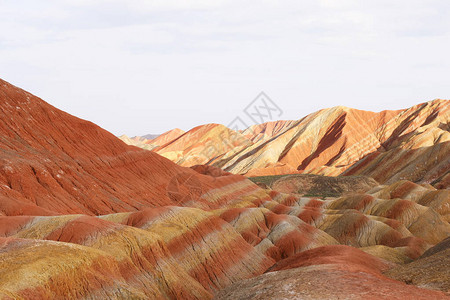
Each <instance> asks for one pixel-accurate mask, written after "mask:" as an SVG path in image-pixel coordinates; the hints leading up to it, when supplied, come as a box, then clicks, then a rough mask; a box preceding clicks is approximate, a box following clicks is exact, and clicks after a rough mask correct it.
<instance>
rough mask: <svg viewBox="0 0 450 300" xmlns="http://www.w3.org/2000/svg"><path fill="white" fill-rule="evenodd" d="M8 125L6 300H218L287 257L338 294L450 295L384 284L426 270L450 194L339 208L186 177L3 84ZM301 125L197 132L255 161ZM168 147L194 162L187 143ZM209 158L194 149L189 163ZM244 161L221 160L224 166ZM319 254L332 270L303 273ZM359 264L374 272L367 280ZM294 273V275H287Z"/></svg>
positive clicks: (2, 278) (423, 193)
mask: <svg viewBox="0 0 450 300" xmlns="http://www.w3.org/2000/svg"><path fill="white" fill-rule="evenodd" d="M0 113H1V115H0V149H1V153H0V298H2V299H82V298H85V299H105V298H107V299H211V298H212V297H214V295H220V294H218V293H219V292H220V291H221V290H224V289H225V290H227V289H228V288H229V287H230V286H231V287H233V285H235V284H239V283H241V282H245V281H244V280H246V279H249V280H252V279H251V278H255V277H256V278H258V277H257V276H266V275H262V274H263V273H264V272H266V271H267V270H268V269H269V268H271V267H273V266H274V265H275V264H276V263H277V262H278V266H280V265H283V263H282V261H283V260H284V259H288V261H287V264H291V263H292V265H293V266H294V267H295V269H292V270H296V271H295V272H300V273H299V274H300V275H299V274H297V273H295V274H294V275H298V276H297V277H296V278H311V276H312V274H314V275H318V276H319V277H321V278H322V279H325V280H326V281H328V282H329V283H331V282H334V286H333V285H331V284H330V285H329V287H330V289H332V290H334V292H336V291H339V290H337V289H336V286H339V282H340V281H339V280H341V282H342V281H343V283H344V284H345V283H346V282H347V281H346V279H345V278H347V277H348V276H350V277H352V276H356V277H355V280H362V281H364V282H367V283H368V284H370V285H372V286H373V288H372V289H377V290H379V289H382V288H384V289H388V290H392V289H396V290H398V293H397V294H395V295H391V296H392V297H394V296H397V297H400V296H402V297H403V296H409V297H413V296H417V297H418V296H423V295H426V296H428V298H433V299H438V298H439V297H440V296H442V294H441V293H437V292H433V291H427V290H422V289H418V288H415V287H409V288H407V289H404V287H403V286H399V284H401V283H400V282H397V281H386V280H385V278H384V277H383V275H381V273H380V272H381V271H382V270H384V267H385V266H391V263H405V262H409V261H412V260H414V259H416V258H417V257H419V256H420V255H422V254H423V253H424V251H426V250H427V249H428V248H430V247H431V246H432V245H434V244H436V243H438V242H439V241H440V240H442V239H444V238H446V237H447V236H448V235H449V234H450V228H449V226H450V225H449V224H448V222H447V221H446V220H447V217H448V210H447V208H448V207H447V206H448V200H449V199H448V194H445V191H439V190H436V189H435V188H433V187H432V186H430V185H426V184H424V185H417V184H413V183H411V182H407V181H400V182H399V183H395V184H393V185H383V186H378V187H373V188H372V185H371V184H369V186H370V188H371V190H370V191H367V192H366V193H353V194H348V195H347V194H346V195H344V196H342V197H338V198H326V199H319V198H317V197H304V196H301V195H299V194H287V193H281V192H278V191H274V190H271V189H262V188H260V187H258V186H257V185H256V184H254V183H253V182H251V181H250V180H248V179H247V178H246V177H244V176H241V175H233V174H231V173H229V172H226V171H222V170H220V169H218V168H217V167H215V166H211V165H207V166H204V165H203V166H202V165H197V164H198V163H199V161H197V160H195V159H193V160H192V162H193V163H194V162H195V163H196V165H195V166H193V167H192V168H185V167H182V166H178V165H176V164H175V163H173V162H171V161H170V160H168V159H166V158H164V157H161V156H160V155H158V154H157V153H154V152H150V151H145V150H142V149H140V148H137V147H133V146H128V145H126V144H125V143H123V142H121V141H120V140H119V139H117V138H116V137H114V136H113V135H111V134H110V133H108V132H106V131H104V130H103V129H101V128H99V127H98V126H96V125H94V124H92V123H90V122H87V121H84V120H80V119H78V118H75V117H73V116H71V115H68V114H66V113H64V112H62V111H60V110H58V109H56V108H54V107H52V106H50V105H49V104H47V103H45V102H44V101H42V100H40V99H39V98H37V97H35V96H33V95H31V94H29V93H27V92H25V91H23V90H20V89H18V88H16V87H14V86H12V85H10V84H8V83H6V82H4V81H0ZM386 114H388V113H386ZM294 123H295V122H294ZM290 125H292V124H291V123H289V122H286V123H285V124H284V125H283V124H281V123H279V124H267V125H266V126H260V127H258V129H256V128H255V131H258V130H259V131H258V132H259V133H258V134H256V135H255V136H254V137H252V136H249V133H248V132H241V133H239V135H237V136H235V133H234V132H233V131H230V130H228V129H227V128H226V127H224V126H220V125H211V126H210V127H208V128H207V130H204V129H205V128H197V129H196V132H198V133H199V135H201V136H203V141H204V142H205V145H209V146H211V145H212V146H214V142H210V141H216V140H217V136H219V137H220V139H225V140H228V142H229V143H230V144H231V145H233V147H234V149H240V151H247V150H246V149H247V148H248V147H249V146H248V145H252V144H253V145H254V144H256V143H266V142H269V141H270V140H271V139H273V138H274V137H276V136H278V135H280V134H283V133H284V132H286V131H284V130H285V129H286V128H291V127H290ZM286 130H290V129H286ZM211 131H214V132H216V133H220V134H219V135H216V134H210V133H211ZM194 136H195V135H194V134H193V133H192V132H191V133H190V134H183V135H181V136H179V137H178V138H177V140H182V141H184V142H185V143H188V142H189V141H191V142H192V141H193V138H194ZM244 144H245V146H242V145H244ZM239 145H241V146H242V147H241V148H239ZM250 147H251V146H250ZM163 148H164V149H170V151H171V153H172V154H173V155H174V157H175V156H176V157H178V158H180V159H182V160H183V159H184V158H183V151H185V150H182V149H181V150H180V148H177V145H176V144H171V143H170V142H169V143H166V144H165V145H163V146H161V149H163ZM203 148H204V146H198V145H196V144H195V143H192V144H191V146H190V150H189V151H192V152H193V153H199V151H202V149H203ZM211 149H212V151H215V150H214V149H216V148H215V147H212V148H211ZM220 149H221V150H220ZM224 149H225V148H219V150H220V151H224ZM216 150H217V149H216ZM180 151H181V152H180ZM180 153H181V154H180ZM172 154H171V155H172ZM232 155H234V154H233V153H232V152H230V151H229V152H227V153H226V154H225V155H223V156H217V157H216V156H214V159H213V160H216V161H217V162H219V161H220V162H221V163H220V164H222V163H224V164H225V163H226V162H227V159H228V158H227V156H230V157H231V156H232ZM183 161H184V162H186V164H190V161H191V160H190V159H187V160H183ZM200 162H202V161H200ZM180 164H181V161H180ZM364 190H365V189H364ZM339 244H345V245H349V246H353V247H349V248H350V249H351V250H348V252H345V251H344V252H339V253H340V254H339V255H340V256H341V258H340V260H339V261H340V263H339V264H334V265H333V266H332V267H329V266H328V264H324V263H323V262H324V261H328V262H329V261H330V259H331V258H330V255H329V251H327V250H326V249H338V248H333V247H339ZM324 247H325V248H324ZM327 247H331V248H327ZM355 247H359V248H361V250H358V251H359V252H358V251H356V250H357V249H355ZM316 249H318V250H316ZM324 249H325V250H324ZM342 249H343V248H342ZM346 249H347V248H346ZM314 250H315V252H313V253H315V254H314V255H312V256H313V257H321V258H318V259H315V260H314V262H313V264H311V265H308V266H305V265H304V264H303V263H302V262H299V261H298V259H299V257H303V256H302V255H305V254H302V253H305V251H314ZM333 251H334V250H333ZM333 251H332V252H333ZM361 252H362V253H363V254H361ZM345 253H350V255H345ZM352 253H353V254H354V255H353V254H352ZM341 254H342V255H341ZM306 256H307V255H306ZM349 257H353V258H357V257H360V258H361V257H363V258H367V262H371V263H370V265H369V266H368V267H367V268H365V269H361V268H360V266H359V265H358V260H356V261H355V260H352V259H350V258H349ZM289 259H291V260H289ZM380 259H383V261H381V263H380V262H379V261H380ZM331 260H332V259H331ZM346 261H348V263H349V265H348V266H346V265H345V262H346ZM386 261H389V262H391V263H387V262H386ZM285 262H286V261H285ZM285 264H286V263H284V265H285ZM276 266H277V265H275V267H276ZM275 267H274V268H275ZM302 268H310V269H302ZM299 270H300V271H299ZM355 270H356V271H355ZM285 271H286V272H290V271H291V270H280V271H277V272H285ZM359 271H361V272H359ZM355 272H356V273H355ZM360 273H362V274H360ZM289 274H290V273H289ZM358 274H359V275H358ZM291 275H292V274H291ZM276 276H278V275H276ZM283 276H284V275H283V274H281V275H280V276H279V277H277V278H279V280H282V279H283V278H285V277H283ZM308 276H309V277H308ZM330 276H331V277H330ZM319 279H320V278H319ZM319 279H318V280H319ZM355 280H354V281H355ZM424 280H425V279H424ZM273 282H277V281H273ZM305 282H306V281H304V279H302V282H301V284H306V283H305ZM293 284H294V283H293ZM295 284H297V283H295ZM280 286H281V285H280ZM364 288H365V287H364ZM346 291H348V290H345V289H343V290H341V292H342V293H345V292H346ZM324 293H325V294H323V295H326V293H327V291H324Z"/></svg>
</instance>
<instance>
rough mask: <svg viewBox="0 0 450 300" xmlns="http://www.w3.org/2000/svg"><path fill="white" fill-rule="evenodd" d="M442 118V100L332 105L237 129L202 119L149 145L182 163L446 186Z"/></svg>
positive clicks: (449, 113)
mask: <svg viewBox="0 0 450 300" xmlns="http://www.w3.org/2000/svg"><path fill="white" fill-rule="evenodd" d="M449 120H450V101H448V100H434V101H430V102H426V103H423V104H419V105H416V106H413V107H411V108H409V109H404V110H397V111H382V112H379V113H374V112H369V111H362V110H357V109H351V108H347V107H343V106H338V107H333V108H330V109H323V110H321V111H318V112H315V113H312V114H310V115H308V116H306V117H304V118H302V119H300V120H298V121H276V122H269V123H264V124H260V125H254V126H251V127H249V128H248V129H246V130H244V131H242V132H233V131H232V130H230V129H229V130H227V129H226V128H224V127H222V126H219V125H217V124H207V125H203V126H199V127H196V128H194V129H192V130H191V131H188V133H187V135H186V136H185V138H182V137H181V138H177V139H174V140H173V141H172V142H169V143H168V144H167V146H166V147H160V148H157V149H155V151H157V153H159V154H161V155H163V156H165V157H167V158H169V159H171V160H173V161H174V162H177V163H178V164H181V165H183V166H192V165H194V164H199V163H201V164H209V165H213V166H217V167H220V168H223V169H225V170H226V171H229V172H232V173H239V174H246V175H247V176H266V175H277V174H293V173H311V174H321V175H328V176H336V175H340V174H343V175H367V176H371V177H373V178H374V179H375V180H376V181H378V182H380V183H389V184H390V183H394V182H396V181H398V180H402V179H407V180H410V181H414V182H423V183H431V184H434V185H439V188H446V187H447V186H448V178H449V177H448V170H449V168H450V159H449V157H450V152H449V151H450V150H449V149H450V146H449V143H450V133H449V125H448V123H449ZM205 148H208V149H209V150H205Z"/></svg>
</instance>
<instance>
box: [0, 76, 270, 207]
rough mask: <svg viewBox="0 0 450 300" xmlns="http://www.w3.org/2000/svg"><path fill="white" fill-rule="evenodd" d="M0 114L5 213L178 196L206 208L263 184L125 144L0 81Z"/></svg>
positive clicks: (0, 187) (143, 203)
mask: <svg viewBox="0 0 450 300" xmlns="http://www.w3.org/2000/svg"><path fill="white" fill-rule="evenodd" d="M0 114H1V115H0V116H1V117H0V149H1V155H0V195H2V197H5V199H7V201H2V202H1V203H0V212H2V213H3V214H22V213H24V209H26V213H27V214H33V213H32V207H39V208H40V209H39V210H38V211H36V213H37V214H49V213H50V214H58V213H66V214H67V213H70V214H72V213H83V214H88V215H92V214H107V213H113V212H121V211H135V210H138V209H142V208H145V207H148V206H162V205H173V204H180V205H182V204H183V203H178V202H179V200H180V199H184V200H186V201H187V200H196V201H195V202H196V203H195V205H197V206H202V207H204V208H208V207H218V206H220V205H222V204H223V203H224V202H226V201H228V200H231V199H233V200H236V199H239V197H240V195H239V193H236V191H235V189H236V187H240V188H242V189H244V190H245V193H242V194H241V195H243V194H251V193H252V191H253V192H256V193H260V191H261V190H260V189H259V188H258V187H257V186H256V185H254V184H253V183H251V182H250V181H248V180H246V179H245V178H243V177H241V176H227V177H223V178H212V177H210V176H204V175H201V174H199V173H197V172H195V171H194V170H192V169H186V168H182V167H179V166H177V165H175V164H174V163H173V162H171V161H169V160H167V159H165V158H163V157H161V156H159V155H158V154H156V153H153V152H150V151H145V150H142V149H139V148H136V147H132V146H127V145H126V144H125V143H123V142H121V141H120V140H119V139H117V138H116V137H115V136H113V135H112V134H111V133H109V132H107V131H105V130H103V129H101V128H100V127H98V126H97V125H95V124H93V123H91V122H88V121H84V120H81V119H79V118H76V117H73V116H71V115H69V114H67V113H65V112H63V111H60V110H58V109H56V108H54V107H53V106H51V105H49V104H47V103H46V102H44V101H42V100H41V99H39V98H37V97H35V96H33V95H31V94H30V93H27V92H25V91H23V90H21V89H19V88H17V87H14V86H13V85H11V84H8V83H7V82H5V81H0ZM187 179H189V180H187ZM191 182H195V185H196V187H195V188H192V187H191V185H190V183H191ZM227 186H229V187H233V189H227ZM211 189H222V194H221V196H220V197H219V198H217V197H214V198H213V201H210V196H209V194H208V191H209V190H211ZM19 204H20V205H19ZM25 204H26V206H24V205H25ZM25 207H28V208H25Z"/></svg>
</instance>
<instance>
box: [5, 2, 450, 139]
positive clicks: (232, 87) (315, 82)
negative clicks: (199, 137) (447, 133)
mask: <svg viewBox="0 0 450 300" xmlns="http://www.w3.org/2000/svg"><path fill="white" fill-rule="evenodd" d="M449 15H450V1H448V0H441V1H437V0H427V1H425V0H424V1H417V0H407V1H406V0H396V1H392V0H389V1H387V0H386V1H385V0H373V1H356V0H355V1H351V0H339V1H336V0H318V1H299V0H292V1H245V0H238V1H216V0H213V1H212V0H203V1H198V0H189V1H172V0H161V1H160V0H156V1H155V0H153V1H152V0H112V1H103V0H98V1H95V0H92V1H87V0H56V1H48V0H46V1H35V0H33V1H31V0H29V1H21V0H12V1H9V0H0V77H1V78H2V79H4V80H6V81H9V82H11V83H12V84H14V85H17V86H19V87H21V88H24V89H26V90H28V91H30V92H32V93H34V94H35V95H37V96H39V97H41V98H43V99H44V100H45V101H47V102H49V103H51V104H52V105H55V106H56V107H58V108H60V109H62V110H64V111H67V112H69V113H71V114H73V115H76V116H78V117H81V118H84V119H88V120H90V121H93V122H95V123H97V124H98V125H100V126H102V127H103V128H105V129H107V130H109V131H111V132H113V133H114V134H116V135H120V134H123V133H125V134H127V135H131V136H133V135H143V134H147V133H162V132H164V131H166V130H169V129H171V128H174V127H179V128H182V129H184V130H187V129H190V128H192V127H194V126H196V125H199V124H204V123H210V122H214V123H222V124H225V125H227V124H228V123H229V122H230V121H232V120H233V119H234V118H235V117H236V116H241V115H242V110H243V109H244V108H245V107H246V106H247V104H248V103H250V102H251V101H252V100H253V99H254V97H256V96H257V95H258V94H259V92H261V91H265V92H266V93H267V95H269V97H271V98H272V100H273V101H274V102H275V103H276V104H277V105H278V106H279V107H280V108H281V109H282V110H283V115H282V116H281V117H280V119H299V118H301V117H303V116H305V115H306V114H308V113H311V112H313V111H315V110H318V109H321V108H325V107H331V106H336V105H345V106H349V107H354V108H359V109H365V110H373V111H379V110H383V109H398V108H404V107H409V106H412V105H414V104H417V103H420V102H424V101H428V100H432V99H435V98H446V99H448V98H450V74H449V73H450V72H449V71H450V17H449Z"/></svg>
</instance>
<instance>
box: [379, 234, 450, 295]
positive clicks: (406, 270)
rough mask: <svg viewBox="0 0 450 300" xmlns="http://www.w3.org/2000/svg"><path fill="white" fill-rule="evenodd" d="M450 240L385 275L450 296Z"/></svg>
mask: <svg viewBox="0 0 450 300" xmlns="http://www.w3.org/2000/svg"><path fill="white" fill-rule="evenodd" d="M449 265H450V238H447V239H446V240H444V241H443V242H441V243H439V244H438V245H436V246H435V247H433V248H431V249H429V250H428V251H427V252H426V253H425V254H424V255H423V256H422V257H420V258H419V259H418V260H416V261H413V262H410V263H409V264H405V265H400V266H397V267H394V268H392V269H390V270H388V271H387V272H385V275H386V276H388V277H390V278H393V279H396V280H400V281H403V282H405V283H407V284H413V285H417V286H419V287H422V288H427V289H434V290H440V291H444V292H447V293H449V294H450V280H449V278H450V268H449ZM449 297H450V296H449Z"/></svg>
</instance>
